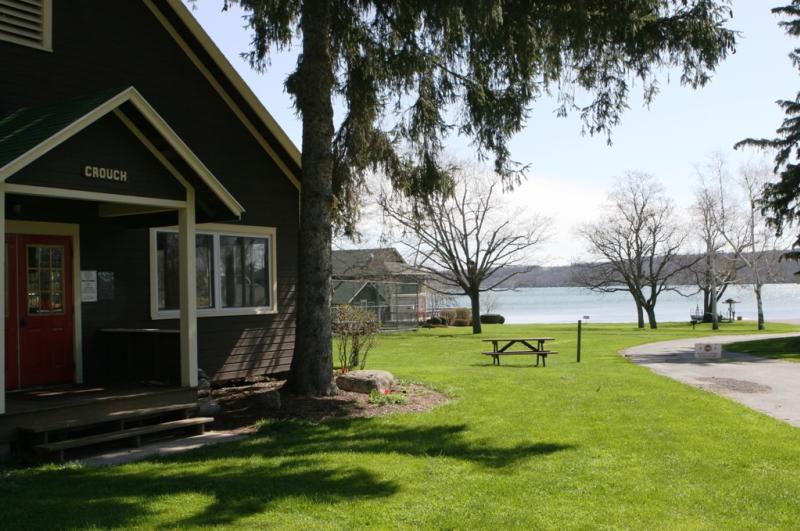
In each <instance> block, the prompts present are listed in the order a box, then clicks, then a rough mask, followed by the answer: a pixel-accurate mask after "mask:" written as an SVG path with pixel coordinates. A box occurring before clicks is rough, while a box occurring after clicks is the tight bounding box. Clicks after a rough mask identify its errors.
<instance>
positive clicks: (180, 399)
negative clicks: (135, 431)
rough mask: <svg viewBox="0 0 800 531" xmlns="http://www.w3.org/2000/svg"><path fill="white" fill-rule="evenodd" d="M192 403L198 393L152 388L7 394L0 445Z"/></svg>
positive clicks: (180, 410) (68, 388)
mask: <svg viewBox="0 0 800 531" xmlns="http://www.w3.org/2000/svg"><path fill="white" fill-rule="evenodd" d="M196 405H197V391H196V390H195V389H192V388H187V387H177V386H153V385H108V386H102V385H78V384H73V385H59V386H52V387H46V388H40V389H27V390H21V391H14V392H9V393H7V395H6V413H5V414H4V415H0V445H3V444H6V445H7V444H12V445H14V444H16V443H18V442H19V441H20V437H19V435H20V433H22V432H29V433H44V432H45V431H46V430H49V431H60V432H67V431H69V430H81V429H84V428H85V427H87V426H97V425H102V424H104V423H112V422H119V421H122V420H124V419H132V418H136V417H140V418H141V417H155V416H159V415H163V416H168V415H170V414H175V413H178V414H182V413H183V412H185V411H193V410H194V408H195V407H196Z"/></svg>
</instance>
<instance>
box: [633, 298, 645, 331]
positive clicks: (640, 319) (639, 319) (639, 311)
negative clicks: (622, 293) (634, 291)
mask: <svg viewBox="0 0 800 531" xmlns="http://www.w3.org/2000/svg"><path fill="white" fill-rule="evenodd" d="M633 300H634V302H635V303H636V324H637V325H638V326H639V328H644V308H643V307H642V305H641V303H639V300H638V299H636V297H634V298H633Z"/></svg>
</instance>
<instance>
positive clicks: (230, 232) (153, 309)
mask: <svg viewBox="0 0 800 531" xmlns="http://www.w3.org/2000/svg"><path fill="white" fill-rule="evenodd" d="M177 231H178V228H177V227H175V226H172V227H152V228H151V229H150V318H151V319H153V320H158V319H178V318H179V317H180V310H159V308H158V252H157V241H156V239H157V234H158V233H159V232H177ZM275 232H276V231H275V227H258V226H255V225H226V224H224V223H201V224H198V225H197V226H196V229H195V233H196V234H207V235H212V236H214V243H213V245H214V251H213V254H214V264H213V277H214V307H213V308H198V309H197V317H224V316H234V315H268V314H275V313H278V299H277V293H278V282H277V267H276V258H275V248H276V243H275V239H276V235H275ZM220 236H243V237H256V238H264V239H266V240H267V250H268V253H269V257H268V260H269V264H267V267H268V268H269V278H270V286H269V289H270V291H269V301H270V303H271V304H270V305H269V306H248V307H243V308H224V307H223V306H222V283H221V282H220V279H221V276H220V274H221V271H222V263H221V262H220V245H219V237H220Z"/></svg>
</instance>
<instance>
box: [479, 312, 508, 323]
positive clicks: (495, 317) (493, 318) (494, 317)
mask: <svg viewBox="0 0 800 531" xmlns="http://www.w3.org/2000/svg"><path fill="white" fill-rule="evenodd" d="M505 322H506V318H505V317H503V316H502V315H499V314H496V313H487V314H485V315H481V323H483V324H503V323H505Z"/></svg>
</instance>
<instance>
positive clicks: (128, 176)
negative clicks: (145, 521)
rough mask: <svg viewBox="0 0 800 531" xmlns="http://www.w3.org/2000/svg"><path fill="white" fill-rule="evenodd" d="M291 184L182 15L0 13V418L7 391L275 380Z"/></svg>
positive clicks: (43, 6)
mask: <svg viewBox="0 0 800 531" xmlns="http://www.w3.org/2000/svg"><path fill="white" fill-rule="evenodd" d="M299 176H300V156H299V152H298V150H297V149H296V147H295V146H294V145H293V144H292V143H291V141H290V140H289V139H288V138H287V137H286V135H285V134H284V132H283V131H282V130H281V129H280V127H279V126H278V125H277V124H276V123H275V121H274V120H273V119H272V117H271V116H270V115H269V113H268V112H267V110H266V109H265V108H264V107H263V106H262V104H261V103H260V102H259V101H258V99H257V98H256V97H255V95H254V94H253V93H252V92H251V91H250V89H248V87H247V86H246V85H245V84H244V82H243V81H242V79H241V78H240V77H239V76H238V75H237V74H236V73H235V71H234V69H233V68H232V66H231V65H230V64H229V63H228V62H227V60H226V59H225V58H224V57H223V56H222V54H221V52H220V51H219V50H218V49H217V48H216V47H215V45H214V44H213V43H212V42H211V40H210V39H209V37H208V36H207V35H206V34H205V32H204V31H203V30H202V29H201V28H200V26H199V25H198V24H197V22H196V21H195V20H194V18H193V16H192V15H191V13H190V11H189V10H188V9H186V8H185V7H184V6H183V5H182V4H181V2H180V1H179V0H126V1H114V2H109V1H107V0H5V1H3V2H2V3H0V208H3V212H2V213H0V224H2V225H3V231H4V232H5V237H6V247H5V249H6V254H5V256H6V260H5V263H0V270H2V271H0V273H2V275H3V276H5V278H6V279H7V280H6V282H5V284H4V285H3V284H2V283H0V290H3V291H4V295H3V297H4V299H5V301H6V302H5V309H4V311H5V319H6V326H5V329H4V339H3V340H2V341H0V346H2V348H4V352H3V353H2V354H1V355H0V363H1V364H2V367H0V419H2V417H3V415H2V414H4V413H5V414H10V413H11V409H12V408H11V406H10V404H11V402H12V401H13V398H14V396H15V394H14V393H16V392H18V390H23V391H24V390H25V389H30V388H42V387H44V388H47V386H58V385H65V384H67V385H68V384H72V385H84V386H107V385H111V384H141V383H155V384H160V385H167V386H168V385H173V386H176V387H184V388H192V387H195V386H196V385H197V378H198V369H202V370H203V371H205V372H206V373H207V374H208V375H210V377H211V378H212V379H214V380H217V381H221V380H228V379H237V378H242V377H247V376H258V375H264V374H271V373H279V372H283V371H286V370H288V368H289V364H290V361H291V356H292V350H293V347H294V334H295V312H294V307H295V278H296V272H297V252H296V249H297V244H298V218H299V212H298V209H299V193H300V192H299ZM1 432H2V430H0V443H1V442H2V439H3V434H2V433H1Z"/></svg>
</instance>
